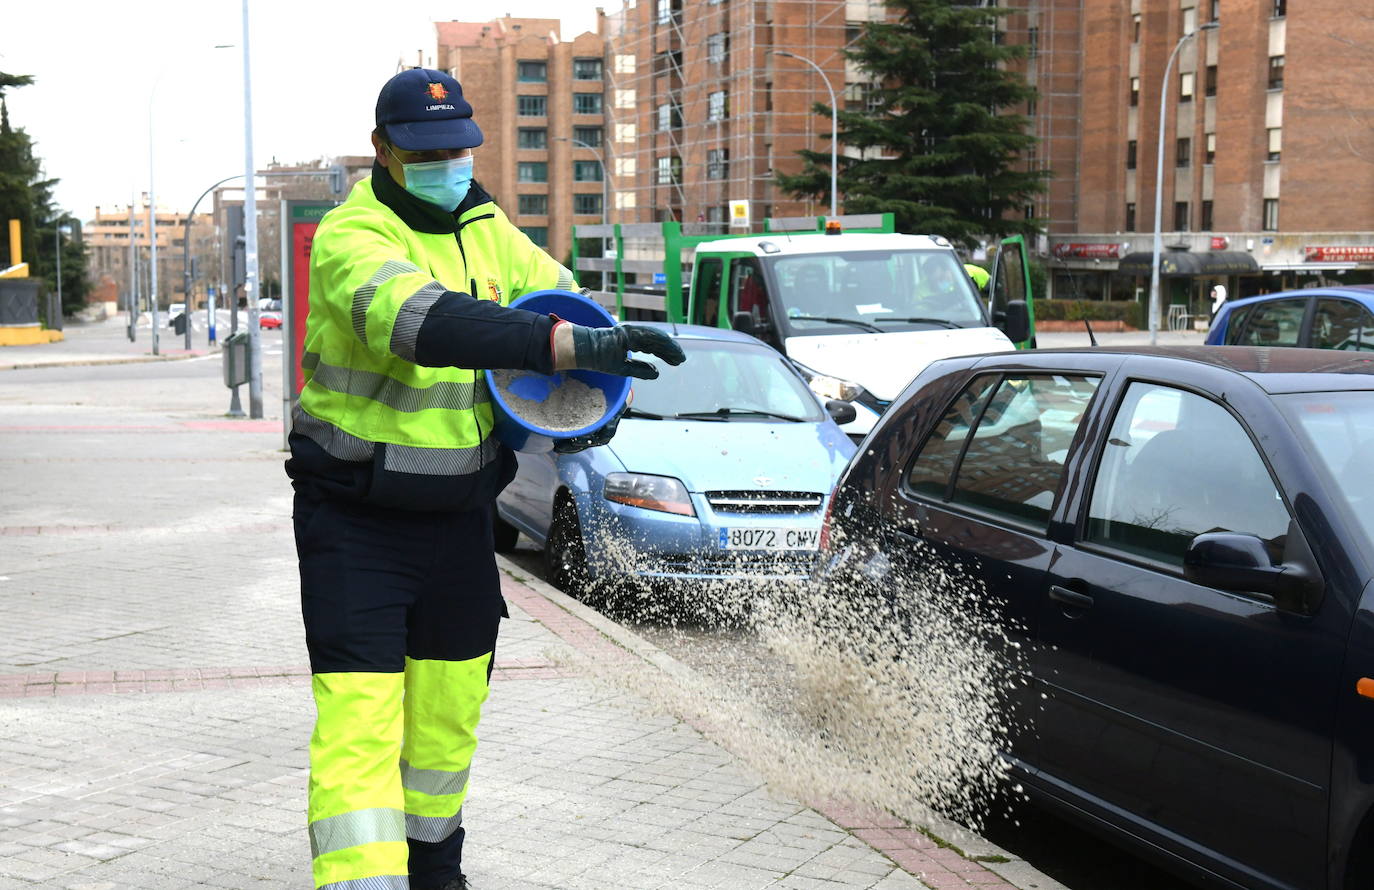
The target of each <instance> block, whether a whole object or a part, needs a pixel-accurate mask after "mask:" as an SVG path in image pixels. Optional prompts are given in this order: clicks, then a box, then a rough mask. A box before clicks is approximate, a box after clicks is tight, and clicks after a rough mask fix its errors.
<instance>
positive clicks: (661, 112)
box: [656, 102, 682, 130]
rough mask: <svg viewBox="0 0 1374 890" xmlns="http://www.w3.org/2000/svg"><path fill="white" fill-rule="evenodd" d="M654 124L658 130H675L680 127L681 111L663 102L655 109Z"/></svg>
mask: <svg viewBox="0 0 1374 890" xmlns="http://www.w3.org/2000/svg"><path fill="white" fill-rule="evenodd" d="M656 111H657V115H656V122H657V125H658V129H660V130H676V129H677V128H678V127H680V126H682V110H681V109H679V108H678V107H677V105H676V104H675V103H673V102H664V103H663V104H662V105H660V106H658V108H657V109H656Z"/></svg>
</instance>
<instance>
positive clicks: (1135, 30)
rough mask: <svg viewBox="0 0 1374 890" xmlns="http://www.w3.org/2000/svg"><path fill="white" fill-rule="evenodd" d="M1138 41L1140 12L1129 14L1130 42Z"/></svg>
mask: <svg viewBox="0 0 1374 890" xmlns="http://www.w3.org/2000/svg"><path fill="white" fill-rule="evenodd" d="M1139 42H1140V13H1138V12H1137V13H1136V14H1135V15H1133V16H1131V43H1139Z"/></svg>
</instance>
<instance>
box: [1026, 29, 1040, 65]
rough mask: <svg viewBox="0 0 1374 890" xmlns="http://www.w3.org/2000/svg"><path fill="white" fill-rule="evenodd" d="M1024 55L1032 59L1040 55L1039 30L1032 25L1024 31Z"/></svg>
mask: <svg viewBox="0 0 1374 890" xmlns="http://www.w3.org/2000/svg"><path fill="white" fill-rule="evenodd" d="M1026 55H1027V57H1028V58H1032V59H1033V58H1035V57H1036V56H1038V55H1040V29H1039V28H1037V27H1035V26H1034V25H1031V26H1030V27H1029V28H1027V29H1026Z"/></svg>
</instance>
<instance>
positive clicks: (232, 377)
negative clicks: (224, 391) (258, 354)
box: [223, 331, 252, 389]
mask: <svg viewBox="0 0 1374 890" xmlns="http://www.w3.org/2000/svg"><path fill="white" fill-rule="evenodd" d="M251 343H252V341H251V340H249V338H248V332H247V331H239V332H238V333H237V334H231V335H230V336H228V337H226V338H225V339H224V347H223V349H224V385H225V386H227V387H229V388H231V389H232V388H233V387H235V386H243V385H244V384H245V383H247V382H248V354H249V350H250V349H251V348H252V346H251Z"/></svg>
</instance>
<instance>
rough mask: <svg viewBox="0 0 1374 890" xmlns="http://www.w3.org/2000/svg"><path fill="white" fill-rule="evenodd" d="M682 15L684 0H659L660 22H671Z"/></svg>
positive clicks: (662, 23) (663, 23)
mask: <svg viewBox="0 0 1374 890" xmlns="http://www.w3.org/2000/svg"><path fill="white" fill-rule="evenodd" d="M681 17H682V0H658V23H659V24H660V25H667V24H670V23H672V22H674V21H676V20H677V19H680V18H681Z"/></svg>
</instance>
